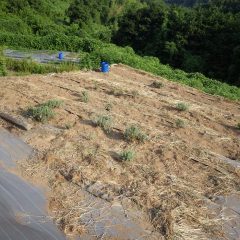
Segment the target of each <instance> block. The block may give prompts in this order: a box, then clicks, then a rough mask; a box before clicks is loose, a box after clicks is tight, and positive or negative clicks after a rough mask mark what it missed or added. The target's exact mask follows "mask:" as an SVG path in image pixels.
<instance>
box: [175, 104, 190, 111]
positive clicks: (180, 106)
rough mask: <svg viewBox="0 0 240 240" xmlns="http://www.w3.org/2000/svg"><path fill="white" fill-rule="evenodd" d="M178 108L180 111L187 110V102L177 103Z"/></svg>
mask: <svg viewBox="0 0 240 240" xmlns="http://www.w3.org/2000/svg"><path fill="white" fill-rule="evenodd" d="M176 109H177V110H178V111H187V110H188V105H187V104H186V103H177V105H176Z"/></svg>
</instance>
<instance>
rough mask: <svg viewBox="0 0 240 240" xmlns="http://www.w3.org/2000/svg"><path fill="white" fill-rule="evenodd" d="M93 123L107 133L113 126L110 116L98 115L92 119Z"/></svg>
mask: <svg viewBox="0 0 240 240" xmlns="http://www.w3.org/2000/svg"><path fill="white" fill-rule="evenodd" d="M93 123H94V124H96V125H97V126H98V127H100V128H102V129H103V130H104V131H105V132H107V133H109V132H110V131H111V130H112V127H113V120H112V118H111V117H110V116H105V115H99V116H97V118H96V119H94V120H93Z"/></svg>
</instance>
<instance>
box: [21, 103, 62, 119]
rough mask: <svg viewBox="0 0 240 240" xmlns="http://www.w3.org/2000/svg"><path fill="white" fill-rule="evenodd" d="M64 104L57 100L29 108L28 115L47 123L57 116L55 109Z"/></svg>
mask: <svg viewBox="0 0 240 240" xmlns="http://www.w3.org/2000/svg"><path fill="white" fill-rule="evenodd" d="M62 103H63V102H62V101H61V100H57V99H53V100H49V101H47V102H46V103H43V104H40V105H38V106H36V107H31V108H29V109H28V110H27V112H26V114H27V116H29V117H31V118H33V119H34V120H36V121H38V122H47V121H48V120H50V119H51V118H53V117H54V115H55V113H54V111H53V109H54V108H58V107H60V106H61V105H62Z"/></svg>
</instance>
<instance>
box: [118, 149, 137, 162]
mask: <svg viewBox="0 0 240 240" xmlns="http://www.w3.org/2000/svg"><path fill="white" fill-rule="evenodd" d="M119 157H120V159H121V160H122V161H125V162H126V161H131V160H133V159H134V157H135V152H134V151H132V150H126V151H122V152H121V153H120V154H119Z"/></svg>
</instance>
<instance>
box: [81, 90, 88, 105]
mask: <svg viewBox="0 0 240 240" xmlns="http://www.w3.org/2000/svg"><path fill="white" fill-rule="evenodd" d="M81 101H82V102H84V103H87V102H89V94H88V92H86V91H82V93H81Z"/></svg>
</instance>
